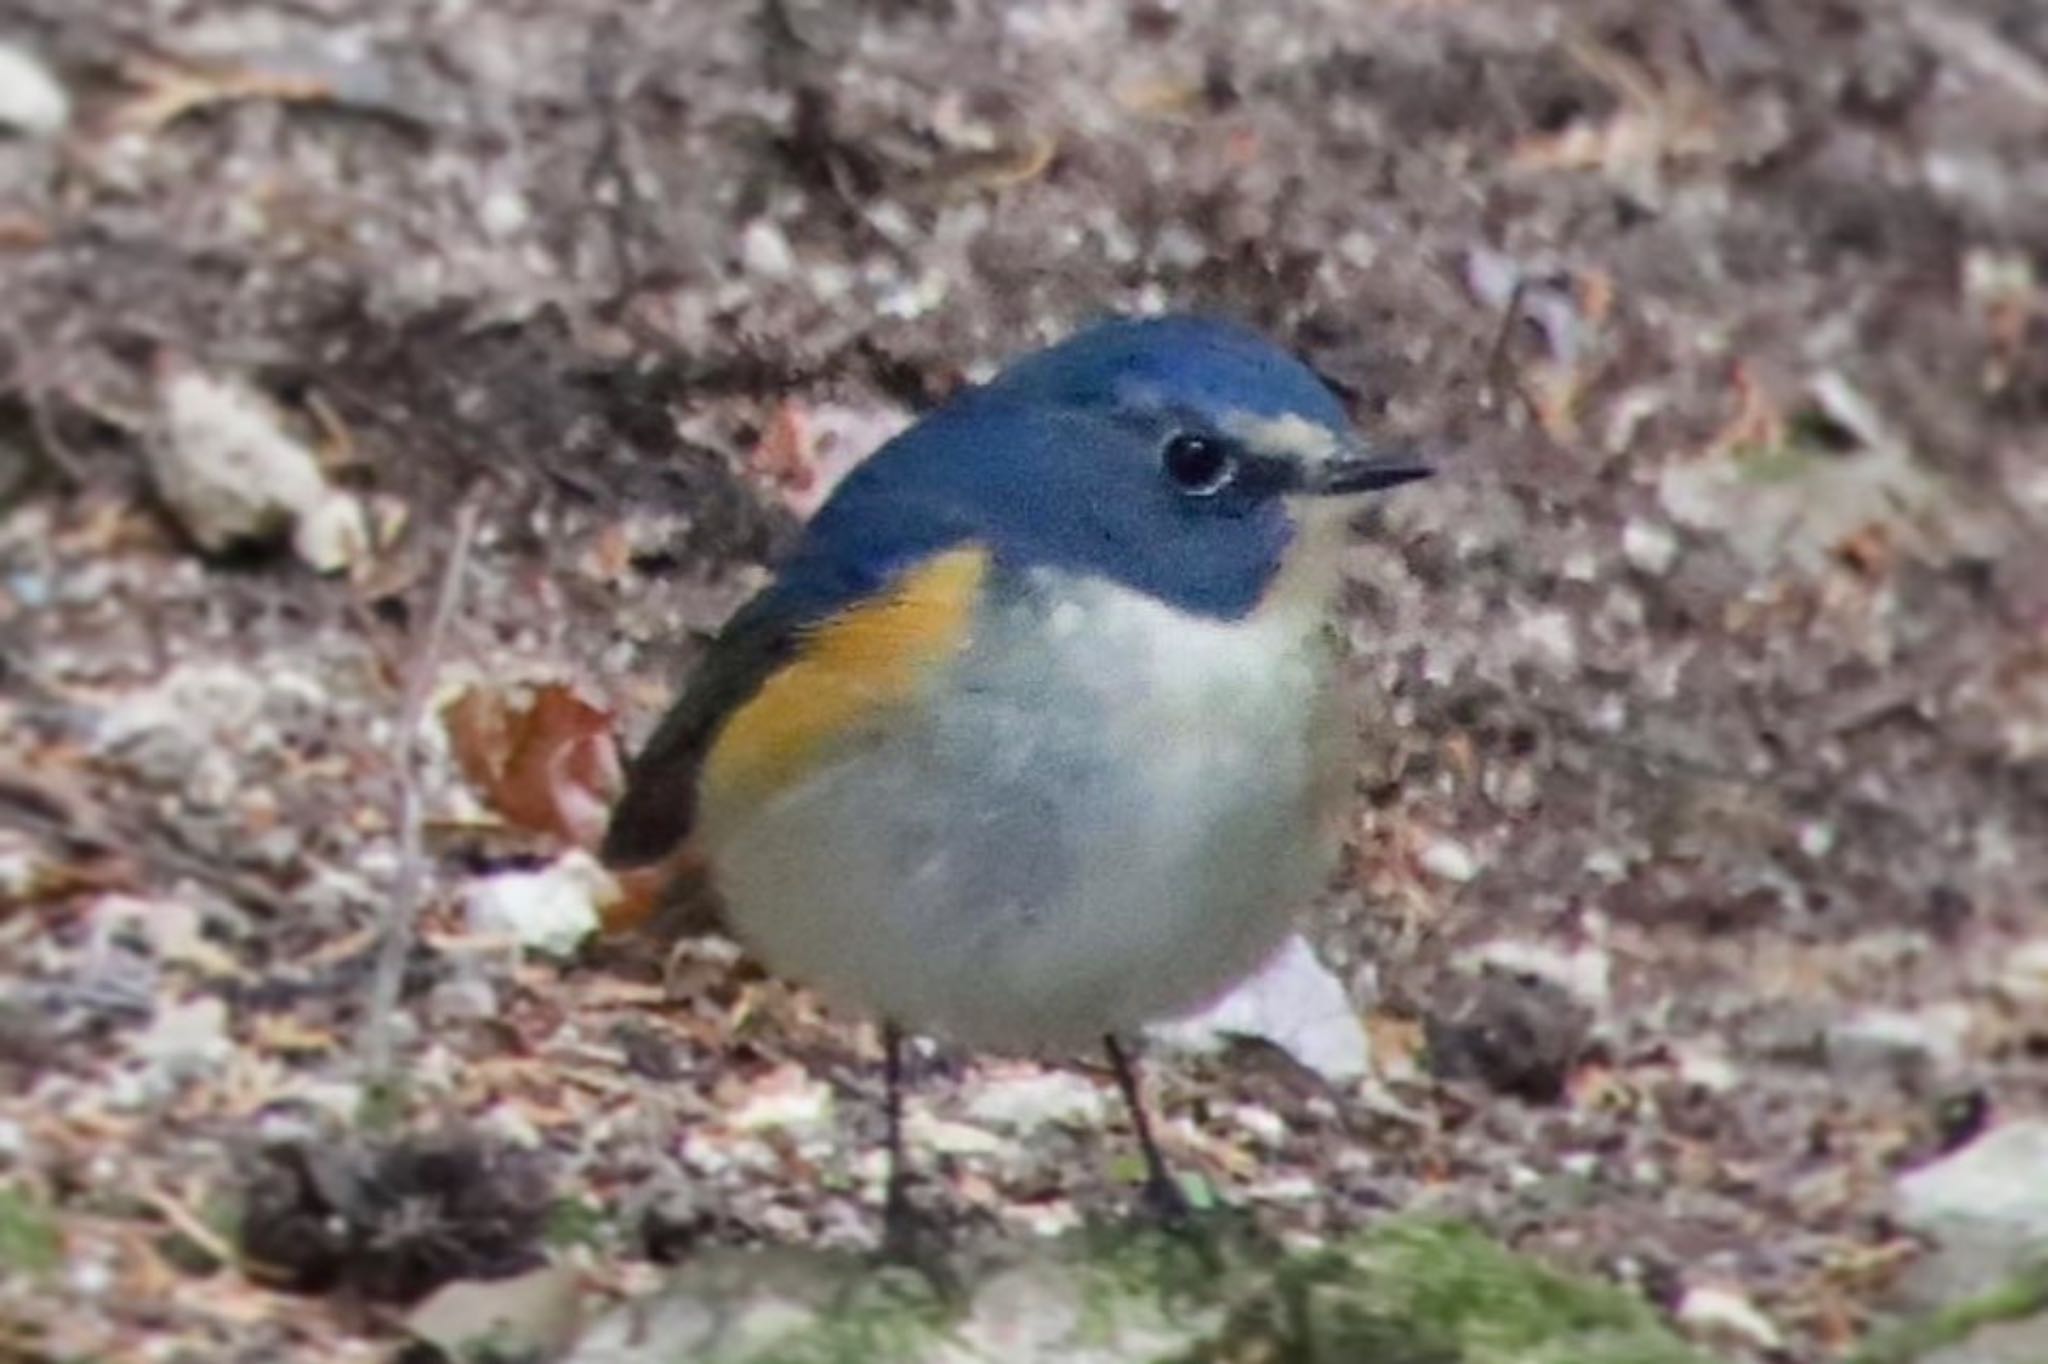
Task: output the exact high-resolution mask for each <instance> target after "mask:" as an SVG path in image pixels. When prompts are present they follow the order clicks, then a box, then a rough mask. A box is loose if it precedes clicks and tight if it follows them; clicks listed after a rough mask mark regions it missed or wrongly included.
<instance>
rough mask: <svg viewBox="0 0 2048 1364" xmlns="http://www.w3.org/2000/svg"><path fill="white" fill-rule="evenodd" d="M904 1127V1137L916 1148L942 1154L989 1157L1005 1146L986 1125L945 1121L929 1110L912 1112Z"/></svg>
mask: <svg viewBox="0 0 2048 1364" xmlns="http://www.w3.org/2000/svg"><path fill="white" fill-rule="evenodd" d="M903 1126H904V1137H905V1140H907V1141H908V1142H909V1144H910V1146H911V1147H912V1148H913V1149H915V1150H919V1151H933V1152H936V1153H938V1154H939V1155H942V1156H992V1155H995V1154H996V1153H998V1152H1000V1151H1001V1150H1003V1148H1004V1142H1003V1140H1002V1138H1000V1137H998V1136H996V1135H995V1134H994V1133H993V1132H991V1131H989V1130H988V1129H987V1128H985V1127H976V1126H974V1125H973V1124H972V1123H964V1122H948V1121H947V1120H946V1119H944V1118H935V1117H933V1116H932V1115H930V1114H929V1113H922V1112H912V1113H911V1115H910V1117H909V1119H908V1120H907V1121H906V1122H905V1123H904V1125H903Z"/></svg>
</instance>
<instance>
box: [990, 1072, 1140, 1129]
mask: <svg viewBox="0 0 2048 1364" xmlns="http://www.w3.org/2000/svg"><path fill="white" fill-rule="evenodd" d="M1106 1108H1107V1105H1106V1104H1105V1102H1104V1100H1103V1096H1102V1091H1101V1090H1100V1089H1099V1088H1097V1087H1096V1086H1095V1085H1094V1084H1091V1083H1090V1082H1089V1081H1088V1080H1086V1079H1084V1078H1082V1077H1081V1076H1079V1075H1076V1074H1074V1073H1073V1072H1072V1071H1067V1070H1033V1071H1028V1072H1025V1073H1023V1074H1019V1075H1000V1076H991V1077H990V1078H988V1079H987V1080H984V1081H983V1082H982V1083H981V1084H979V1085H978V1086H976V1087H975V1089H974V1091H973V1092H972V1093H970V1094H969V1095H968V1096H967V1102H966V1113H967V1117H968V1118H969V1119H970V1120H971V1121H974V1122H977V1123H980V1124H981V1125H983V1126H984V1127H993V1128H997V1129H1000V1130H1003V1131H1008V1132H1017V1133H1029V1132H1034V1131H1036V1130H1038V1129H1039V1128H1041V1127H1048V1126H1060V1127H1080V1128H1094V1127H1096V1126H1099V1125H1100V1124H1101V1122H1102V1120H1103V1115H1104V1113H1105V1111H1106Z"/></svg>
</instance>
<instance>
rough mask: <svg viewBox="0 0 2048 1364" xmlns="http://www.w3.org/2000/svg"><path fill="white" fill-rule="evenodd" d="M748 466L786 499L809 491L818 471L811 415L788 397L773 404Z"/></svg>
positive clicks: (749, 457) (815, 480) (748, 459)
mask: <svg viewBox="0 0 2048 1364" xmlns="http://www.w3.org/2000/svg"><path fill="white" fill-rule="evenodd" d="M747 467H748V468H750V469H751V470H753V471H754V472H755V473H756V474H758V475H760V476H761V477H762V478H765V479H767V480H768V481H769V482H771V483H773V484H774V485H775V487H776V489H777V490H778V491H780V492H782V493H783V494H784V495H785V496H788V495H791V494H794V495H797V496H801V495H802V494H804V493H807V492H809V491H810V490H811V486H812V485H813V484H814V483H816V482H817V480H818V470H817V466H816V464H815V463H814V462H813V460H812V458H811V422H810V415H809V413H808V412H807V411H806V410H805V409H804V405H803V404H802V403H800V402H798V401H796V400H795V399H794V398H788V399H784V400H783V401H782V402H779V403H777V404H776V405H775V410H774V411H773V412H771V413H769V414H768V425H767V427H766V428H765V429H764V430H763V431H762V432H761V439H760V440H758V441H756V442H755V444H754V449H753V451H752V453H750V454H749V455H748V456H747Z"/></svg>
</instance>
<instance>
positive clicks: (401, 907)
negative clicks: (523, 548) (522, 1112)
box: [360, 496, 483, 1084]
mask: <svg viewBox="0 0 2048 1364" xmlns="http://www.w3.org/2000/svg"><path fill="white" fill-rule="evenodd" d="M482 506H483V503H482V500H481V498H479V497H475V496H472V497H470V498H468V499H466V500H465V501H464V502H463V504H462V506H461V508H460V509H459V510H458V511H457V512H456V514H455V542H454V544H452V545H451V546H450V547H449V550H448V562H447V564H446V566H445V567H444V568H443V569H442V571H441V586H440V590H439V592H438V593H437V594H436V596H435V599H434V613H433V615H432V616H431V617H429V618H428V620H427V628H426V632H425V633H424V634H423V635H422V636H421V637H420V642H419V652H418V653H417V654H415V655H414V657H413V661H412V670H411V673H410V674H409V675H408V676H407V678H406V683H405V697H404V700H403V702H402V703H401V706H400V709H399V717H398V751H397V752H396V754H395V755H394V763H395V766H396V767H397V770H398V816H397V820H396V823H397V826H398V876H397V880H396V882H395V884H394V885H393V886H392V888H391V904H390V907H389V917H388V918H387V919H386V920H385V923H384V940H383V942H382V943H381V944H379V946H378V952H377V967H376V971H375V972H374V973H373V974H372V976H371V978H370V1001H369V1010H368V1013H367V1015H366V1016H365V1017H364V1019H363V1026H362V1032H361V1038H360V1044H361V1048H362V1060H363V1069H364V1070H365V1072H366V1073H367V1074H368V1075H369V1077H370V1079H371V1081H372V1082H373V1083H380V1084H381V1083H382V1082H383V1081H384V1080H386V1079H387V1078H388V1077H389V1075H390V1070H391V1019H392V1016H393V1015H394V1014H396V1013H397V1012H398V1005H399V992H400V989H401V987H402V986H403V984H404V981H405V959H406V957H407V956H408V955H409V954H410V953H411V951H412V945H413V938H414V936H415V935H416V933H417V931H418V928H419V918H420V901H421V900H422V899H423V898H425V891H426V854H425V851H424V844H425V838H424V834H423V832H422V827H423V824H424V821H423V820H422V818H421V812H420V807H421V804H422V802H421V799H420V783H419V770H418V763H419V731H420V726H421V725H422V724H424V723H425V722H426V716H427V702H428V700H429V698H430V697H432V695H433V691H434V678H435V676H436V674H437V673H438V672H439V669H440V661H441V645H442V642H443V641H444V640H445V639H446V637H447V634H448V623H449V621H450V620H452V619H453V618H454V616H455V607H456V604H457V602H458V601H460V599H461V597H462V578H463V573H464V570H465V569H466V568H467V567H468V565H469V552H470V547H471V545H472V544H473V543H474V542H475V540H476V527H477V519H478V517H479V515H480V513H481V510H482Z"/></svg>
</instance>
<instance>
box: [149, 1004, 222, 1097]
mask: <svg viewBox="0 0 2048 1364" xmlns="http://www.w3.org/2000/svg"><path fill="white" fill-rule="evenodd" d="M233 1050H234V1044H233V1042H232V1041H230V1040H229V1038H228V1006H227V1003H226V1001H224V1000H220V999H215V998H212V997H202V998H199V999H192V1000H187V1001H186V1002H185V1003H183V1004H174V1005H172V1006H171V1007H169V1008H167V1009H162V1010H159V1011H158V1012H157V1015H156V1017H155V1019H154V1020H152V1021H151V1023H150V1025H149V1027H148V1028H147V1029H146V1030H144V1032H143V1033H142V1034H141V1035H140V1036H138V1037H137V1038H136V1039H135V1054H136V1055H137V1056H139V1057H141V1058H142V1059H143V1060H145V1061H147V1062H149V1063H150V1064H151V1065H154V1066H156V1067H157V1068H159V1069H160V1070H162V1071H163V1072H164V1073H165V1074H166V1075H167V1076H168V1077H170V1078H172V1079H183V1078H185V1077H188V1076H192V1075H197V1074H200V1073H201V1072H204V1071H208V1070H212V1069H214V1068H215V1067H217V1066H219V1065H220V1064H222V1063H223V1062H225V1061H226V1060H227V1059H228V1056H229V1055H230V1054H231V1053H232V1052H233Z"/></svg>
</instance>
